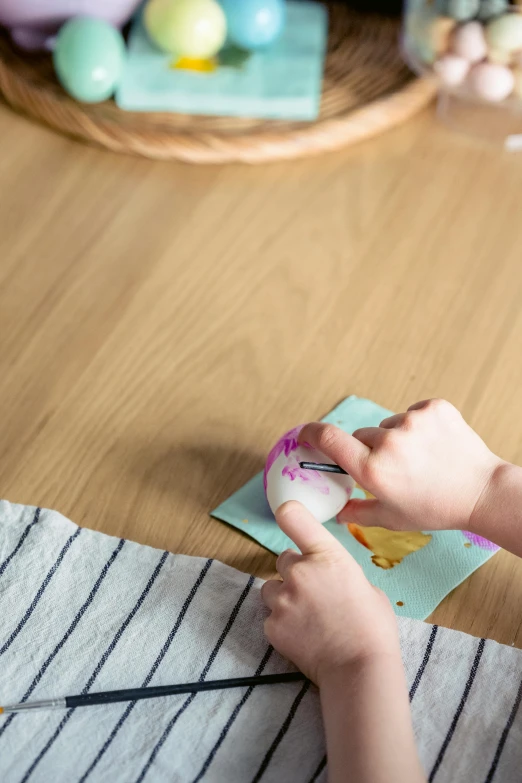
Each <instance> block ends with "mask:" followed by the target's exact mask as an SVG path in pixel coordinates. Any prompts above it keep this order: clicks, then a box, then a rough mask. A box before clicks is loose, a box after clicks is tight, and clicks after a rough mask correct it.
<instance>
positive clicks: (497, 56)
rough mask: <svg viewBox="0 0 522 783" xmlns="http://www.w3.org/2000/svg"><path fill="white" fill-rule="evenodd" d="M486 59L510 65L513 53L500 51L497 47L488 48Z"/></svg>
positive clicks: (498, 63)
mask: <svg viewBox="0 0 522 783" xmlns="http://www.w3.org/2000/svg"><path fill="white" fill-rule="evenodd" d="M488 60H489V62H490V63H496V64H497V65H511V64H512V62H513V54H512V53H511V52H501V51H500V50H497V49H488Z"/></svg>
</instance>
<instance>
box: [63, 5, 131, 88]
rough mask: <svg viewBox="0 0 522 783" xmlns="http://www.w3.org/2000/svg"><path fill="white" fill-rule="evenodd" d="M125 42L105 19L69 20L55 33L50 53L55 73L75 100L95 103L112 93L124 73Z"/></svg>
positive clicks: (79, 18)
mask: <svg viewBox="0 0 522 783" xmlns="http://www.w3.org/2000/svg"><path fill="white" fill-rule="evenodd" d="M125 53H126V49H125V42H124V40H123V37H122V35H121V33H120V31H119V30H116V28H114V27H113V26H112V25H110V24H109V23H108V22H104V21H102V20H101V19H91V18H89V17H78V18H76V19H70V20H69V21H68V22H66V23H65V24H64V26H63V27H62V28H61V30H60V32H59V33H58V37H57V39H56V46H55V50H54V54H53V59H54V68H55V71H56V75H57V77H58V79H59V81H60V83H61V84H62V86H63V88H64V89H65V90H66V91H67V92H68V93H69V94H70V95H72V96H73V98H75V99H76V100H78V101H82V102H84V103H97V102H98V101H105V100H107V98H110V97H111V95H112V94H113V93H114V91H115V89H116V87H117V86H118V83H119V81H120V79H121V75H122V72H123V65H124V62H125Z"/></svg>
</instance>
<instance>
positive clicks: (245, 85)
mask: <svg viewBox="0 0 522 783" xmlns="http://www.w3.org/2000/svg"><path fill="white" fill-rule="evenodd" d="M327 38H328V19H327V12H326V9H325V6H324V5H322V4H321V3H313V2H304V1H303V0H301V1H300V2H295V0H289V1H288V3H287V15H286V25H285V29H284V31H283V33H282V35H281V37H280V38H279V39H278V40H277V41H276V42H275V43H274V44H272V45H271V46H269V47H267V48H266V49H263V50H260V51H256V52H253V53H252V54H251V56H250V57H249V58H248V59H247V60H246V61H245V62H244V64H243V67H241V68H231V67H221V66H220V67H219V68H218V69H217V70H216V71H215V72H213V73H195V72H191V71H186V70H176V69H172V68H171V67H170V66H171V63H172V61H173V59H175V58H173V56H172V55H168V54H165V53H164V52H161V51H159V50H158V49H157V48H155V47H154V46H153V45H152V44H151V42H150V41H149V38H148V36H147V33H146V32H145V29H144V27H143V24H142V21H141V18H140V17H139V16H138V18H137V19H136V21H135V23H134V26H133V28H132V31H131V34H130V38H129V46H128V56H127V60H126V64H125V69H124V72H123V77H122V80H121V83H120V86H119V88H118V91H117V94H116V103H117V104H118V106H119V107H120V109H126V110H127V111H170V112H179V113H183V114H208V115H226V116H233V117H238V116H239V117H259V118H267V119H276V120H277V119H285V120H314V119H316V117H317V115H318V113H319V104H320V100H321V89H322V80H323V67H324V55H325V51H326V43H327Z"/></svg>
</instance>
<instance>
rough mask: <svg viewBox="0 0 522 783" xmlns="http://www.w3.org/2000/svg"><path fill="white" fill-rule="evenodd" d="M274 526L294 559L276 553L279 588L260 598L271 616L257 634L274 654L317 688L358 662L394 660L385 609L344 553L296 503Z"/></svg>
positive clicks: (269, 587)
mask: <svg viewBox="0 0 522 783" xmlns="http://www.w3.org/2000/svg"><path fill="white" fill-rule="evenodd" d="M276 518H277V522H278V524H279V527H280V528H281V530H282V531H283V532H284V533H286V535H287V536H288V537H289V538H291V539H292V541H294V543H295V544H297V546H298V547H299V549H300V550H301V552H302V554H299V553H298V552H295V551H294V550H292V549H288V550H286V552H283V553H282V554H281V555H280V556H279V557H278V559H277V570H278V572H279V574H280V575H281V577H282V580H283V581H282V582H281V581H276V580H272V581H269V582H266V583H265V584H264V585H263V588H262V591H261V592H262V597H263V600H264V602H265V604H266V605H267V606H268V608H269V609H270V610H271V614H270V616H269V617H268V618H267V620H266V622H265V633H266V635H267V637H268V639H269V641H270V642H271V643H272V644H273V646H274V647H275V648H276V650H278V652H280V653H281V654H282V655H284V656H285V657H286V658H289V659H290V660H291V661H293V663H295V665H296V666H298V668H299V669H300V670H301V671H303V672H304V673H305V674H306V675H307V676H308V677H309V678H310V679H311V680H313V681H314V682H315V683H316V684H317V685H319V686H321V684H322V682H323V681H324V680H325V678H327V677H329V676H330V675H334V676H335V674H336V672H338V671H340V670H342V671H346V669H347V668H349V667H351V666H353V665H358V664H360V663H361V662H362V661H363V660H365V659H368V658H373V657H379V656H383V657H388V656H389V655H390V653H391V652H392V653H394V654H398V651H399V644H398V634H397V627H396V622H395V616H394V613H393V610H392V608H391V605H390V603H389V601H388V599H387V597H386V596H385V595H384V593H382V592H381V591H380V590H377V589H376V588H375V587H373V586H372V585H371V584H370V583H369V582H368V580H367V579H366V577H365V575H364V573H363V571H362V569H361V567H360V566H359V565H358V564H357V563H356V561H355V560H354V559H353V557H352V556H351V555H350V554H349V553H348V552H347V551H346V549H344V547H343V546H342V545H341V544H340V543H339V542H338V541H337V539H335V538H334V537H333V536H332V535H331V533H329V531H328V530H327V529H326V528H325V527H323V526H322V525H320V524H319V523H318V522H317V521H316V520H315V519H314V517H313V516H312V515H311V514H310V513H309V511H307V510H306V508H304V506H302V505H301V504H300V503H297V502H290V503H286V504H285V505H283V506H282V507H281V508H280V509H279V510H278V512H277V514H276Z"/></svg>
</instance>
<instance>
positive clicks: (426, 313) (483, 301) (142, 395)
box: [0, 108, 522, 647]
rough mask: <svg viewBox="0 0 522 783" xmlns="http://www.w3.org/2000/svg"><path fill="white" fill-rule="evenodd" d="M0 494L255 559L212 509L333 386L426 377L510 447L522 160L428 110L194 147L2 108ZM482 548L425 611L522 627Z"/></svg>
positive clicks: (521, 270) (430, 387)
mask: <svg viewBox="0 0 522 783" xmlns="http://www.w3.org/2000/svg"><path fill="white" fill-rule="evenodd" d="M0 134H1V137H2V140H3V155H2V156H1V157H0V187H1V193H2V210H1V213H0V259H1V261H0V335H1V337H0V410H1V411H2V417H1V420H0V453H1V459H0V494H1V495H2V496H3V497H6V498H9V499H10V500H11V501H13V502H21V503H34V504H40V505H43V506H46V507H52V508H56V509H58V510H60V511H61V512H63V513H64V514H65V515H67V516H69V517H70V518H72V519H74V520H75V521H76V522H78V523H80V524H82V525H86V526H88V527H91V528H94V529H96V530H101V531H103V532H105V533H109V534H111V535H125V536H127V537H129V538H131V539H134V540H137V541H140V542H142V543H144V544H149V545H151V546H154V547H165V548H168V549H170V550H172V551H177V552H185V553H188V554H192V555H211V556H214V557H216V558H219V559H221V560H223V561H225V562H226V563H229V564H230V565H233V566H236V567H238V568H241V569H243V570H246V571H252V572H254V573H256V574H259V575H261V576H269V575H270V574H272V573H273V571H274V562H275V559H274V557H273V556H272V555H271V554H270V553H267V552H266V551H265V550H263V549H261V548H260V547H259V546H258V545H256V544H254V543H253V542H251V541H250V540H249V539H248V538H247V537H246V536H243V535H241V534H240V533H239V532H237V531H235V530H233V529H230V528H228V527H226V526H225V525H222V524H220V523H218V522H216V521H213V520H211V519H210V518H209V516H208V512H209V510H210V509H211V508H213V507H214V506H215V505H217V504H218V503H219V502H221V501H222V500H224V499H225V498H226V497H227V496H228V495H229V494H230V493H231V492H233V491H234V490H236V489H237V488H238V487H240V486H241V485H242V484H243V483H244V482H245V481H246V480H247V479H249V478H250V477H251V476H252V475H253V474H254V473H255V472H256V471H257V470H259V469H260V468H261V467H262V465H263V460H264V455H265V454H266V452H267V450H268V448H269V447H270V445H271V444H272V443H273V441H274V440H275V439H276V438H277V436H278V435H280V434H281V432H282V431H284V430H285V428H288V427H290V426H291V425H294V424H296V423H299V422H302V421H306V420H310V419H314V418H317V417H319V416H321V415H322V414H324V413H326V412H327V411H328V410H329V409H330V408H332V407H333V406H334V405H335V404H336V403H338V402H339V401H340V400H341V399H342V398H343V397H345V396H346V395H347V394H350V393H355V394H359V395H361V396H367V397H370V398H372V399H374V400H376V401H377V402H379V403H381V404H382V405H384V406H386V407H388V408H391V409H394V410H401V409H404V408H405V407H406V406H407V405H409V404H410V403H412V402H414V401H415V400H418V399H422V398H425V397H430V396H443V397H446V398H448V399H450V400H451V401H452V402H454V403H455V404H456V405H457V406H458V407H459V408H460V409H461V410H462V411H463V413H464V415H465V417H466V418H467V419H468V420H469V421H470V423H471V424H472V425H473V426H474V427H476V429H477V430H478V431H479V432H480V433H481V435H482V436H483V437H484V438H485V439H486V440H487V441H488V443H489V444H490V445H491V446H492V448H493V449H495V450H496V451H497V452H498V453H500V454H501V455H502V456H503V457H505V458H507V459H511V460H513V461H518V462H521V461H522V419H521V417H520V409H521V399H520V398H521V392H520V390H521V388H522V362H521V356H522V352H521V347H522V308H521V306H520V305H521V302H522V266H521V263H520V243H521V239H522V236H521V235H522V224H521V222H520V194H521V193H522V166H521V165H520V159H519V158H516V157H509V156H507V155H502V154H499V153H498V152H497V151H496V150H492V149H491V150H490V149H486V150H484V149H483V148H481V147H475V146H473V145H470V144H469V143H468V142H467V141H466V139H465V138H461V137H459V136H454V135H451V134H450V133H449V131H446V130H445V129H444V128H442V127H441V126H438V125H437V124H436V123H435V122H434V119H433V117H432V114H431V113H430V112H428V113H426V114H424V115H422V116H421V117H419V118H418V119H417V120H415V121H414V122H411V123H410V124H409V125H407V126H405V127H403V128H401V129H398V130H396V131H394V132H391V133H390V134H388V135H387V136H384V137H382V138H380V139H378V140H376V141H373V142H369V143H367V144H364V145H361V146H358V147H357V148H354V149H352V150H348V151H346V152H344V153H340V154H335V155H330V156H325V157H323V158H320V159H317V160H308V161H303V162H298V163H288V164H278V165H270V166H266V167H264V168H257V169H254V170H253V169H249V168H246V167H241V166H231V167H223V168H211V169H208V168H204V167H200V168H196V167H188V166H183V165H174V164H162V163H153V162H147V161H144V160H136V159H133V158H126V157H117V156H113V155H111V154H109V153H103V152H99V151H97V150H93V149H89V148H87V147H83V146H80V145H78V144H75V143H73V142H70V141H68V140H66V139H63V138H60V137H59V136H55V135H53V134H51V133H50V132H47V131H45V130H43V129H41V128H39V127H36V126H34V125H31V124H30V123H28V122H26V121H25V120H23V119H22V118H20V117H17V116H15V115H13V114H11V113H9V112H8V111H7V110H6V109H3V108H2V109H0ZM521 599H522V564H521V563H520V562H519V561H518V560H517V559H516V558H514V557H513V556H511V555H508V554H507V553H501V554H499V555H497V556H496V557H494V558H493V559H492V560H491V561H490V562H489V563H488V564H487V565H485V566H484V567H483V568H481V569H480V570H479V571H478V572H476V573H475V574H474V575H473V576H472V577H471V578H470V579H468V580H466V582H465V583H464V584H463V585H461V586H460V587H459V588H457V589H456V590H455V591H454V592H453V593H452V594H451V595H450V596H449V597H448V598H447V599H446V600H445V601H444V602H443V603H442V604H441V606H440V607H439V608H438V609H437V611H436V612H435V614H434V619H435V620H436V621H437V622H439V623H441V624H443V625H448V626H451V627H453V628H458V629H462V630H465V631H468V632H471V633H473V634H476V635H482V634H484V635H487V636H489V637H492V638H494V639H497V640H499V641H502V642H505V643H507V644H515V645H517V646H519V647H522V631H521V627H520V626H521V621H520V612H519V606H520V605H521Z"/></svg>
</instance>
